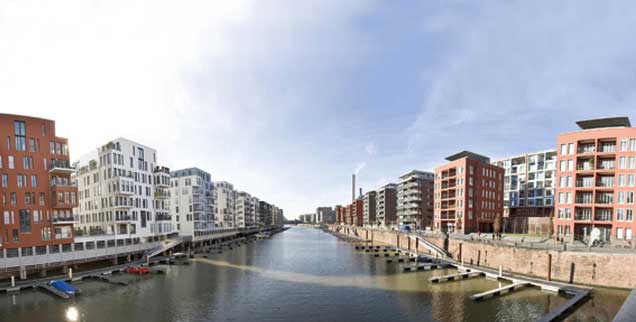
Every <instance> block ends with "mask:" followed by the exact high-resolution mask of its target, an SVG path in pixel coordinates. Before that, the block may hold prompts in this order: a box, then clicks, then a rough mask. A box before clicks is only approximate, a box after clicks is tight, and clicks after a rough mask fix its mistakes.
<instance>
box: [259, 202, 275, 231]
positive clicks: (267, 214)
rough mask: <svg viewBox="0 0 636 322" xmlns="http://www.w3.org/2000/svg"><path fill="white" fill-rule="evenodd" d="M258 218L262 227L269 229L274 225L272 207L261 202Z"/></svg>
mask: <svg viewBox="0 0 636 322" xmlns="http://www.w3.org/2000/svg"><path fill="white" fill-rule="evenodd" d="M258 218H259V222H260V223H262V227H268V226H270V225H271V223H272V205H270V204H269V203H267V202H265V201H263V200H261V201H259V205H258Z"/></svg>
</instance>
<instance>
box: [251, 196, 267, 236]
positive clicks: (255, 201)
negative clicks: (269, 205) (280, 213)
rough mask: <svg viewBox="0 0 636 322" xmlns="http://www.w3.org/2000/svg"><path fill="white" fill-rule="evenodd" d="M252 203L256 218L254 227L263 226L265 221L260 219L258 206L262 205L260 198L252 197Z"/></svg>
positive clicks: (254, 217) (254, 218) (253, 214)
mask: <svg viewBox="0 0 636 322" xmlns="http://www.w3.org/2000/svg"><path fill="white" fill-rule="evenodd" d="M250 204H251V207H252V216H253V220H254V224H253V227H254V228H262V227H263V226H264V224H263V222H261V221H259V220H260V217H259V215H258V208H259V206H260V200H259V199H258V198H256V197H254V196H252V197H251V198H250Z"/></svg>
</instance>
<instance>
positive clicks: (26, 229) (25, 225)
mask: <svg viewBox="0 0 636 322" xmlns="http://www.w3.org/2000/svg"><path fill="white" fill-rule="evenodd" d="M20 232H21V233H30V232H31V213H30V211H29V210H28V209H20Z"/></svg>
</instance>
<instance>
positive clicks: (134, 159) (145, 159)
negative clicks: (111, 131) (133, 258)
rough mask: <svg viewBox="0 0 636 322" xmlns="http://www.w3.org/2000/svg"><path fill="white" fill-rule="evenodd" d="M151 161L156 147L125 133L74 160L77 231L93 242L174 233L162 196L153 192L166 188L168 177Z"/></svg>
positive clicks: (149, 238) (145, 239)
mask: <svg viewBox="0 0 636 322" xmlns="http://www.w3.org/2000/svg"><path fill="white" fill-rule="evenodd" d="M156 164H157V151H156V150H155V149H153V148H150V147H148V146H145V145H142V144H140V143H137V142H134V141H131V140H128V139H124V138H118V139H115V140H112V141H110V142H108V143H106V144H104V145H102V146H101V147H99V148H97V149H96V150H95V151H92V152H91V153H89V154H87V155H85V156H84V157H82V158H81V159H80V160H79V161H78V162H76V163H75V167H76V169H77V171H76V172H75V174H74V180H75V182H76V183H77V187H78V190H79V204H78V206H77V208H76V221H75V231H76V235H77V236H82V237H89V238H90V239H92V240H96V241H108V240H115V239H121V238H126V239H134V240H135V241H139V240H140V239H141V241H142V242H152V241H155V240H156V239H155V237H157V236H160V235H167V234H171V233H173V232H174V229H173V226H172V223H171V221H170V218H169V217H167V209H166V206H167V198H166V197H165V196H164V195H159V194H158V192H159V193H160V192H162V191H165V184H166V183H167V182H166V177H167V176H166V175H162V174H161V169H162V168H161V167H155V165H156ZM155 170H157V172H155ZM155 178H160V180H161V181H160V182H156V181H155ZM157 185H159V186H160V187H159V188H158V187H157ZM157 208H158V209H157Z"/></svg>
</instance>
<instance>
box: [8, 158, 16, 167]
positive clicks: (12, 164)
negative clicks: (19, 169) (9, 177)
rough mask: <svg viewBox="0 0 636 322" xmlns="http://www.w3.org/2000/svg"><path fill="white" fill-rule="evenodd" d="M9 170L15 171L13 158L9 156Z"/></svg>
mask: <svg viewBox="0 0 636 322" xmlns="http://www.w3.org/2000/svg"><path fill="white" fill-rule="evenodd" d="M9 169H15V164H14V162H13V156H12V155H10V156H9Z"/></svg>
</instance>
